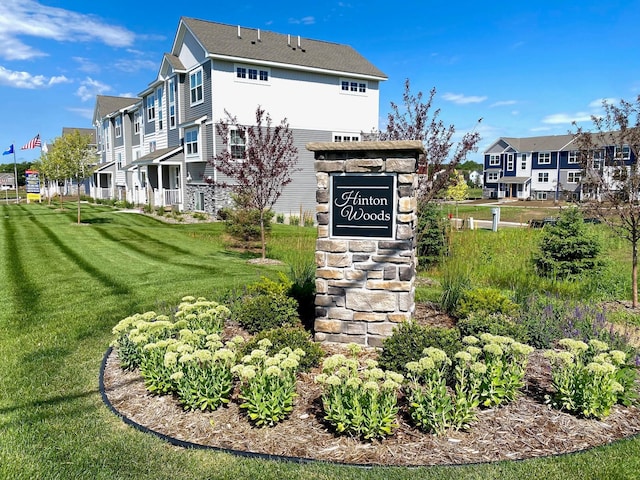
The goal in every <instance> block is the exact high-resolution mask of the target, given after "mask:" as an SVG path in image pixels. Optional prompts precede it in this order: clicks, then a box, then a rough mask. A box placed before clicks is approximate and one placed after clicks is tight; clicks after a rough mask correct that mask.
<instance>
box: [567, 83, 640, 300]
mask: <svg viewBox="0 0 640 480" xmlns="http://www.w3.org/2000/svg"><path fill="white" fill-rule="evenodd" d="M603 108H604V115H602V116H592V117H591V121H592V123H593V129H594V131H593V132H590V131H585V130H584V129H583V128H582V127H577V126H576V125H575V124H574V127H576V132H575V133H574V142H575V145H576V149H577V150H578V153H579V159H580V162H581V164H582V169H583V173H582V182H581V183H582V187H581V188H582V197H583V203H582V208H583V210H584V212H585V215H589V216H593V217H596V218H598V219H599V220H601V221H602V222H604V223H605V224H606V225H608V226H609V227H610V228H611V229H612V230H613V231H614V232H615V233H616V234H617V235H618V236H619V237H621V238H624V239H626V240H627V241H629V243H630V244H631V252H632V253H631V257H632V267H631V288H632V296H633V297H632V302H633V307H634V308H635V307H637V306H638V242H639V241H640V169H639V167H638V160H640V95H639V96H638V97H637V98H636V99H635V101H633V102H629V101H625V100H621V101H620V104H619V105H614V104H611V103H608V102H606V101H605V102H603Z"/></svg>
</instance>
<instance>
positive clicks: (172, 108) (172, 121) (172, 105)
mask: <svg viewBox="0 0 640 480" xmlns="http://www.w3.org/2000/svg"><path fill="white" fill-rule="evenodd" d="M169 128H171V129H173V128H176V79H175V78H171V79H169Z"/></svg>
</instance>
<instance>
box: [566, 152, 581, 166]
mask: <svg viewBox="0 0 640 480" xmlns="http://www.w3.org/2000/svg"><path fill="white" fill-rule="evenodd" d="M567 163H578V152H577V151H576V150H571V151H570V152H569V157H568V159H567Z"/></svg>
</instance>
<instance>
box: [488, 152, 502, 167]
mask: <svg viewBox="0 0 640 480" xmlns="http://www.w3.org/2000/svg"><path fill="white" fill-rule="evenodd" d="M499 165H500V155H498V154H497V153H492V154H490V155H489V166H490V167H497V166H499Z"/></svg>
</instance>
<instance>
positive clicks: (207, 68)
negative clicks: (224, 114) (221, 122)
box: [180, 60, 212, 123]
mask: <svg viewBox="0 0 640 480" xmlns="http://www.w3.org/2000/svg"><path fill="white" fill-rule="evenodd" d="M193 71H195V70H193ZM190 73H191V72H190ZM184 81H185V88H184V95H183V97H182V98H181V99H180V102H181V103H182V104H183V105H184V106H185V107H184V111H185V115H184V117H183V122H184V123H186V122H192V121H194V120H196V119H198V118H200V117H202V116H204V115H209V116H210V115H211V111H212V110H211V105H212V103H211V102H212V97H211V95H212V93H211V61H209V60H208V61H206V62H205V63H204V64H203V65H202V95H203V97H202V98H203V99H204V102H202V103H200V104H198V105H196V106H194V107H192V106H191V98H190V95H191V89H190V87H191V85H190V83H189V74H187V75H185V79H184Z"/></svg>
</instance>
